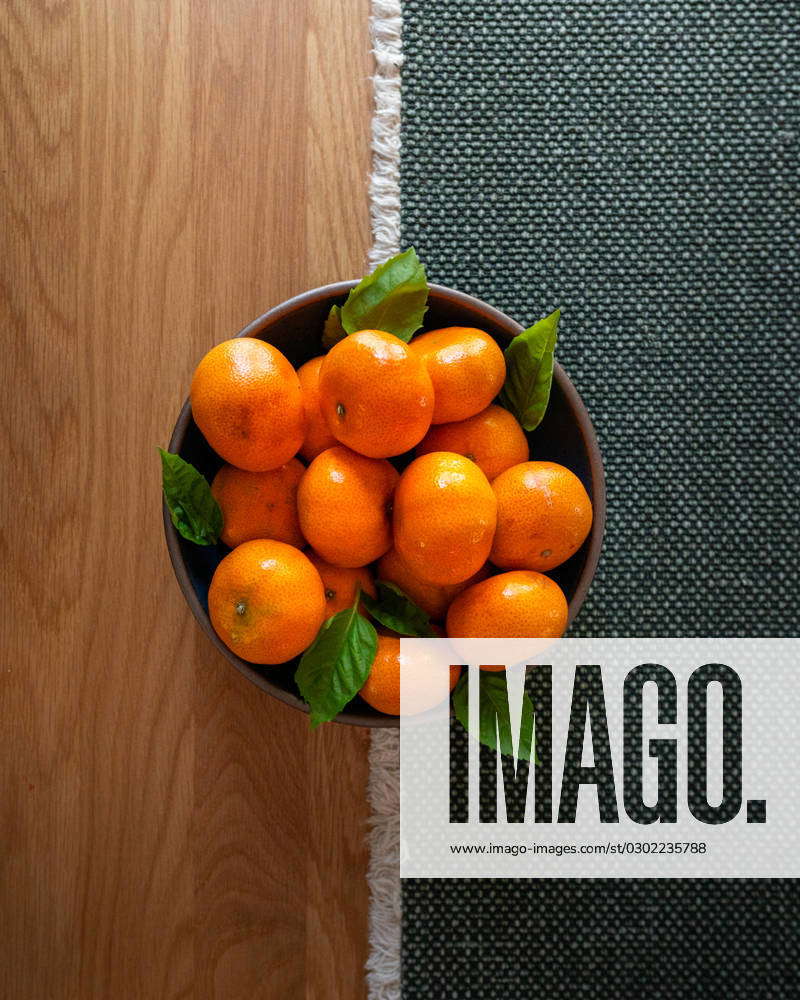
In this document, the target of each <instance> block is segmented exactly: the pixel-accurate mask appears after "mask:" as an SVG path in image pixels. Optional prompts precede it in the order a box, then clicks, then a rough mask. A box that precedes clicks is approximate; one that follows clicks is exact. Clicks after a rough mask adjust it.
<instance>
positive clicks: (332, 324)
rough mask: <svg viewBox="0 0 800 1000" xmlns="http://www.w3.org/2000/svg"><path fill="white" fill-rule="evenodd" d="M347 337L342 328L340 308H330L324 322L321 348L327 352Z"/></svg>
mask: <svg viewBox="0 0 800 1000" xmlns="http://www.w3.org/2000/svg"><path fill="white" fill-rule="evenodd" d="M346 336H347V330H345V328H344V327H343V326H342V309H341V306H331V311H330V312H329V313H328V318H327V319H326V320H325V328H324V329H323V331H322V346H323V347H324V348H326V349H327V350H329V349H330V348H331V347H333V345H334V344H338V343H339V341H340V340H344V338H345V337H346Z"/></svg>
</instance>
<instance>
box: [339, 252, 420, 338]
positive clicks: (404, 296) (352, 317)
mask: <svg viewBox="0 0 800 1000" xmlns="http://www.w3.org/2000/svg"><path fill="white" fill-rule="evenodd" d="M427 301H428V279H427V277H426V276H425V268H424V266H423V265H422V262H421V261H420V259H419V257H417V252H416V250H414V248H413V247H411V249H409V250H406V251H405V253H401V254H398V255H397V256H396V257H392V258H390V259H389V260H387V261H386V262H385V263H384V264H381V265H380V266H379V267H377V268H376V269H375V270H374V271H373V272H372V274H369V275H367V277H366V278H363V279H362V280H361V281H360V282H359V283H358V284H357V285H356V287H355V288H353V289H352V290H351V292H350V294H349V295H348V296H347V301H346V302H345V304H344V305H343V306H342V309H341V314H340V319H341V324H342V326H343V327H344V329H345V330H346V331H347V333H356V332H357V331H359V330H385V331H386V332H387V333H393V334H394V335H395V337H399V338H400V339H401V340H404V341H409V340H410V339H411V337H412V336H413V334H414V333H415V332H416V331H417V330H419V328H420V327H421V326H422V320H423V317H424V316H425V310H426V309H427ZM329 319H330V317H329ZM326 325H327V324H326Z"/></svg>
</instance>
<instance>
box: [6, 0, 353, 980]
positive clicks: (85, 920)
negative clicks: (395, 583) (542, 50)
mask: <svg viewBox="0 0 800 1000" xmlns="http://www.w3.org/2000/svg"><path fill="white" fill-rule="evenodd" d="M0 42H1V43H2V57H1V61H0V67H1V68H0V73H1V74H2V98H3V104H2V111H0V115H1V116H2V124H3V130H4V131H3V140H2V143H0V148H1V149H2V152H0V156H2V158H3V164H2V172H1V173H0V183H1V184H2V189H3V190H2V198H0V212H2V224H1V225H0V233H2V239H3V243H4V246H3V251H4V252H3V256H2V265H1V266H2V285H0V303H2V330H3V338H4V349H3V353H4V373H5V378H4V389H3V396H4V400H3V406H2V439H3V451H4V467H3V477H2V490H3V524H2V534H0V540H1V541H2V556H3V567H2V568H3V572H2V584H1V586H2V588H3V610H4V628H3V640H2V649H3V656H2V673H0V678H1V680H0V727H2V729H1V731H2V759H1V761H0V788H1V789H2V791H1V792H0V795H1V803H2V809H1V811H0V845H1V846H0V850H1V851H2V856H1V857H0V872H2V886H1V887H0V892H2V901H0V907H1V908H2V909H1V910H0V996H2V997H3V998H4V1000H5V998H9V1000H12V998H13V1000H45V998H48V1000H49V998H53V1000H71V998H80V1000H87V998H102V1000H110V998H114V1000H129V998H130V1000H161V998H177V997H183V998H205V997H215V998H216V997H219V998H225V1000H233V998H239V997H241V998H245V997H246V998H248V1000H252V998H258V997H268V998H273V997H275V998H281V1000H284V998H285V1000H294V998H302V997H314V998H323V1000H338V998H343V1000H352V998H358V997H363V996H364V995H365V991H364V984H363V964H364V961H365V958H366V919H367V889H366V884H365V881H364V878H365V867H366V850H365V844H364V833H365V826H366V816H367V808H366V803H365V782H366V777H367V762H366V751H367V742H368V740H367V734H366V733H365V732H364V731H361V730H357V729H352V728H350V727H344V726H327V727H323V729H322V730H321V731H319V732H317V733H314V734H312V733H310V732H309V726H308V719H307V717H305V716H303V715H301V714H300V713H298V712H296V711H294V710H292V709H289V708H287V707H285V706H283V705H282V704H280V703H278V702H277V701H274V700H272V699H270V698H269V697H268V696H267V695H265V694H263V693H262V692H260V691H258V690H257V689H256V688H255V687H253V686H252V685H251V684H249V683H248V682H247V681H245V680H244V679H243V678H241V677H240V676H239V675H238V674H237V673H236V671H234V670H233V669H232V668H231V667H230V666H229V665H228V664H227V663H226V662H225V661H224V660H223V659H222V658H221V657H220V656H219V655H218V654H217V653H216V652H215V651H214V650H213V648H212V647H211V645H210V643H209V642H208V641H207V640H206V639H205V638H204V637H203V635H202V634H201V632H200V630H199V628H198V627H197V625H196V624H195V622H194V620H193V618H192V617H191V615H190V613H189V610H188V608H187V607H186V604H185V603H184V600H183V598H182V596H181V594H180V592H179V590H178V586H177V584H176V582H175V579H174V577H173V575H172V570H171V568H170V565H169V560H168V558H167V551H166V546H165V544H164V540H163V536H162V527H161V512H160V502H161V501H160V486H159V475H160V473H159V462H158V454H157V452H156V445H159V444H160V445H164V444H165V443H166V442H167V440H168V437H169V431H170V429H171V427H172V424H173V422H174V419H175V416H176V414H177V412H178V409H179V407H180V404H181V403H182V401H183V399H184V397H185V396H186V393H187V389H188V386H189V381H190V376H191V373H192V370H193V368H194V366H195V365H196V363H197V361H198V360H199V359H200V357H201V356H202V355H203V353H204V352H205V351H206V350H207V349H208V348H209V347H211V345H212V344H214V343H215V342H217V341H219V340H222V339H224V338H225V337H228V336H230V335H231V334H233V333H235V332H236V331H237V330H238V329H239V328H240V327H241V326H243V325H244V324H245V323H246V322H247V321H249V320H250V319H252V318H253V317H255V316H257V315H259V314H260V313H261V312H263V311H264V310H265V309H267V308H268V307H270V306H272V305H274V304H276V303H277V302H280V301H281V300H283V299H285V298H287V297H288V296H290V295H293V294H295V293H297V292H300V291H303V290H304V289H306V288H309V287H313V286H315V285H319V284H322V283H324V282H327V281H332V280H336V279H340V278H349V277H353V276H358V275H359V274H361V273H363V271H364V269H365V252H366V249H367V246H368V242H369V226H368V208H367V193H366V183H367V174H368V170H369V119H370V104H371V89H370V84H369V79H368V77H369V74H370V73H371V71H372V67H371V59H370V56H369V38H368V2H367V0H64V2H58V0H7V2H6V3H5V4H4V5H3V13H2V14H0Z"/></svg>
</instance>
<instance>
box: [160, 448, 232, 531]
mask: <svg viewBox="0 0 800 1000" xmlns="http://www.w3.org/2000/svg"><path fill="white" fill-rule="evenodd" d="M158 450H159V453H160V454H161V479H162V487H163V490H164V499H165V500H166V501H167V507H168V508H169V513H170V517H171V518H172V523H173V524H174V525H175V527H176V528H177V529H178V531H179V532H180V534H181V535H182V536H183V537H184V538H186V539H187V540H188V541H190V542H194V543H195V544H197V545H215V544H216V543H217V541H218V540H219V536H220V533H221V531H222V511H221V510H220V508H219V504H218V503H217V501H216V500H215V499H214V497H213V496H212V494H211V487H210V486H209V485H208V482H207V481H206V480H205V478H204V477H203V476H201V475H200V473H199V472H198V471H197V469H195V467H194V466H193V465H191V464H190V463H189V462H185V461H184V460H183V459H182V458H181V457H180V455H173V454H172V453H171V452H169V451H164V450H163V449H162V448H159V449H158Z"/></svg>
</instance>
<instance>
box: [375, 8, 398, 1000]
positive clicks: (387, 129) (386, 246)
mask: <svg viewBox="0 0 800 1000" xmlns="http://www.w3.org/2000/svg"><path fill="white" fill-rule="evenodd" d="M402 26H403V19H402V10H401V0H372V15H371V17H370V30H371V33H372V52H373V55H374V56H375V76H374V77H373V78H372V83H373V87H374V92H375V112H374V115H373V118H372V174H371V175H370V181H369V199H370V216H371V219H372V248H371V249H370V252H369V266H370V268H371V269H372V268H375V267H377V266H378V264H382V263H383V262H384V261H385V260H387V259H388V258H389V257H392V256H393V255H394V254H396V253H399V252H400V67H401V65H402V62H403V54H402V49H401V34H402ZM369 802H370V810H371V813H372V815H371V817H370V834H369V844H370V862H369V869H368V871H367V881H368V882H369V891H370V911H369V958H368V959H367V987H368V994H369V1000H400V922H401V909H400V733H399V732H398V730H397V729H373V730H372V739H371V743H370V751H369Z"/></svg>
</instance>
